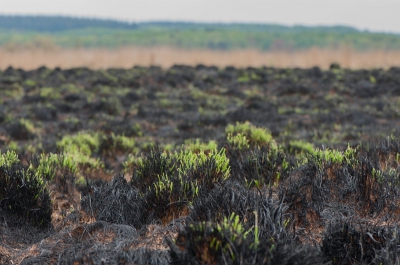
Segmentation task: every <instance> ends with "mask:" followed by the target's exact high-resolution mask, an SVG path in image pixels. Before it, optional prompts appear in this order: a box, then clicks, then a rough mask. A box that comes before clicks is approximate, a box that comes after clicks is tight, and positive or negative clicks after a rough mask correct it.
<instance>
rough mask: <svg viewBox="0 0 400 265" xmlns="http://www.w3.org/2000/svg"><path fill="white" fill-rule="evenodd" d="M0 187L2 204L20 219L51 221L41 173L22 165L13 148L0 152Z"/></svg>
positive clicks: (37, 222)
mask: <svg viewBox="0 0 400 265" xmlns="http://www.w3.org/2000/svg"><path fill="white" fill-rule="evenodd" d="M0 187H1V189H0V208H1V209H2V210H3V211H5V212H6V213H10V214H13V215H14V216H15V218H20V220H19V221H18V222H17V223H20V224H22V223H21V221H22V222H29V223H30V224H32V225H35V226H38V227H46V226H49V225H50V224H51V212H52V210H51V202H50V197H49V193H48V191H47V189H46V185H45V182H44V180H43V178H42V175H40V174H37V173H36V172H35V171H33V170H31V169H30V168H28V167H26V166H23V165H22V164H21V163H20V162H19V159H18V156H17V154H16V153H14V152H7V153H5V154H4V153H0ZM16 220H17V219H16Z"/></svg>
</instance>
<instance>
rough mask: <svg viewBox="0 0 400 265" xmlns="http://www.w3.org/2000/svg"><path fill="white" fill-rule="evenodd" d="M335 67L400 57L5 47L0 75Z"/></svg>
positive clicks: (320, 51)
mask: <svg viewBox="0 0 400 265" xmlns="http://www.w3.org/2000/svg"><path fill="white" fill-rule="evenodd" d="M332 62H337V63H339V64H340V65H342V66H343V67H345V68H350V69H363V68H364V69H370V68H385V69H388V68H390V67H392V66H400V51H398V50H384V49H382V50H380V49H372V50H371V49H370V50H367V51H361V50H354V49H351V48H347V47H346V46H343V47H342V48H336V49H334V48H305V49H294V50H285V49H283V50H282V49H276V50H269V51H261V50H258V49H254V48H246V49H232V50H212V49H204V48H203V49H202V48H192V49H184V48H177V47H175V48H174V47H170V46H154V47H153V46H149V47H143V46H141V47H140V46H136V47H135V46H127V47H119V48H114V49H107V48H98V47H97V48H96V47H93V48H60V47H58V46H55V45H54V44H51V43H50V44H47V43H41V44H40V46H35V45H31V46H29V45H27V46H23V47H19V48H18V45H16V46H15V45H3V46H2V47H0V69H3V70H5V69H6V68H7V67H8V66H9V65H11V66H13V67H14V68H23V69H30V70H34V69H37V68H39V67H41V66H47V67H49V68H55V67H61V68H72V67H89V68H91V69H107V68H131V67H133V66H134V65H141V66H145V67H149V66H151V65H158V66H161V67H163V68H169V67H172V66H173V65H175V64H185V65H192V66H195V65H197V64H205V65H214V66H217V67H222V68H224V67H226V66H235V67H242V68H243V67H248V66H253V67H262V66H268V67H279V68H294V67H301V68H311V67H314V66H318V67H321V68H322V69H325V70H326V69H329V66H330V64H331V63H332Z"/></svg>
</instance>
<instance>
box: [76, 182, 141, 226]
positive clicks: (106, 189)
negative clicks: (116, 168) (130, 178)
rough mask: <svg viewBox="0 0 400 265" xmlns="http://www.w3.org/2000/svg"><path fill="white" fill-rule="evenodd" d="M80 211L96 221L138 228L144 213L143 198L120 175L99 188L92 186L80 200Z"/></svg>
mask: <svg viewBox="0 0 400 265" xmlns="http://www.w3.org/2000/svg"><path fill="white" fill-rule="evenodd" d="M81 206H82V209H83V210H84V211H85V212H87V213H88V214H90V215H92V216H94V217H95V218H96V220H101V221H107V222H111V223H115V224H127V225H132V226H133V227H136V228H140V227H141V226H142V219H143V217H142V214H143V211H144V208H143V206H144V202H143V198H142V197H141V196H140V195H139V192H138V190H137V189H135V188H134V187H132V186H131V185H129V184H128V182H127V181H126V179H125V178H124V177H123V176H122V175H117V176H115V177H114V178H113V179H112V180H111V182H109V183H106V184H105V185H101V186H99V187H96V186H92V188H91V190H90V191H89V194H88V195H87V196H85V197H83V198H82V200H81Z"/></svg>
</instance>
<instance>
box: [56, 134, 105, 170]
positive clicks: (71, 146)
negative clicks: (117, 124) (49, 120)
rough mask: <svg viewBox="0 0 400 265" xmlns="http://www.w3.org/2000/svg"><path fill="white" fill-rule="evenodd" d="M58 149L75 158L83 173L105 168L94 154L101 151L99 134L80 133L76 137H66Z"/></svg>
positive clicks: (60, 142)
mask: <svg viewBox="0 0 400 265" xmlns="http://www.w3.org/2000/svg"><path fill="white" fill-rule="evenodd" d="M57 147H58V148H59V149H60V151H61V152H63V153H64V154H66V155H67V156H70V157H72V158H73V160H74V162H75V163H76V165H77V166H78V167H79V168H80V169H82V170H83V171H90V170H98V169H102V168H103V167H104V165H103V163H102V162H101V161H100V159H99V158H95V157H93V154H94V153H96V152H98V151H99V148H100V139H99V134H98V133H84V132H80V133H78V134H75V135H66V136H64V137H63V138H62V139H61V140H60V141H59V142H57Z"/></svg>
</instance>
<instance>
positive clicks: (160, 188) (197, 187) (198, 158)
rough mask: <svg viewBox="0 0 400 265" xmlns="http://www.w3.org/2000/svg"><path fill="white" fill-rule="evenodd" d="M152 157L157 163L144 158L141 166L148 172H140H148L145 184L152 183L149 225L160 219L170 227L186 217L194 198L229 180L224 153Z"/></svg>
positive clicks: (149, 198)
mask: <svg viewBox="0 0 400 265" xmlns="http://www.w3.org/2000/svg"><path fill="white" fill-rule="evenodd" d="M157 153H158V155H157V156H154V155H156V154H157ZM150 155H151V156H152V157H153V158H154V159H149V157H145V158H144V159H143V160H142V163H141V165H142V166H143V165H144V166H146V168H147V169H146V168H144V167H142V168H139V169H138V170H137V172H139V173H140V174H143V173H142V172H149V173H148V174H143V176H147V177H148V178H149V179H148V180H145V181H149V184H148V185H149V186H148V188H147V189H146V190H147V191H146V193H145V202H146V207H145V208H146V210H147V211H146V213H147V218H146V220H147V222H149V221H150V220H152V219H158V220H161V221H162V222H163V223H167V222H169V221H171V220H173V218H178V217H181V216H184V215H186V214H187V211H188V205H190V204H191V203H192V202H193V199H194V198H196V197H197V196H198V195H199V194H200V193H207V192H208V191H209V190H210V189H212V188H213V187H214V185H215V184H217V183H222V182H223V181H225V180H226V179H227V178H228V177H229V165H228V164H229V161H228V159H227V158H226V156H225V150H224V149H221V150H220V151H219V152H217V151H215V150H212V151H210V152H209V153H208V154H205V153H204V151H200V152H199V153H193V152H192V151H180V152H175V153H173V154H161V151H160V150H159V151H156V150H152V151H151V152H150ZM143 169H144V171H143ZM150 181H151V182H150ZM142 182H143V181H142ZM142 185H143V184H142Z"/></svg>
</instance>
